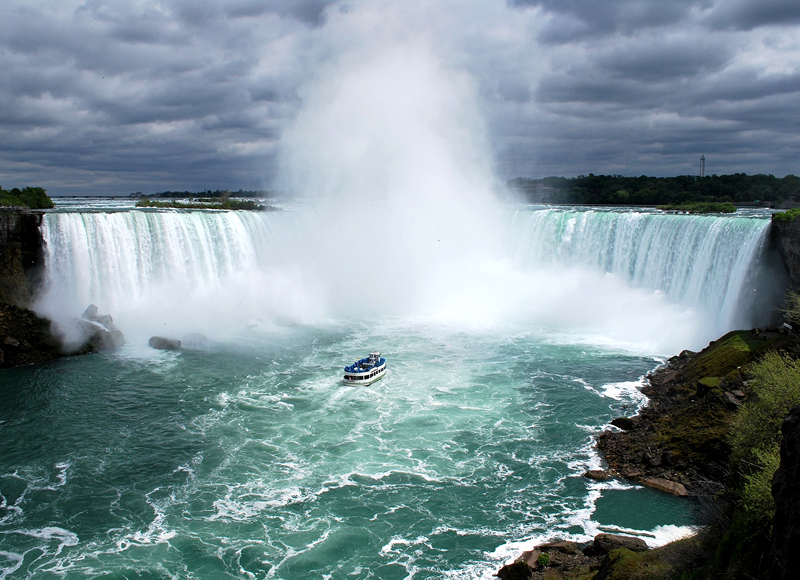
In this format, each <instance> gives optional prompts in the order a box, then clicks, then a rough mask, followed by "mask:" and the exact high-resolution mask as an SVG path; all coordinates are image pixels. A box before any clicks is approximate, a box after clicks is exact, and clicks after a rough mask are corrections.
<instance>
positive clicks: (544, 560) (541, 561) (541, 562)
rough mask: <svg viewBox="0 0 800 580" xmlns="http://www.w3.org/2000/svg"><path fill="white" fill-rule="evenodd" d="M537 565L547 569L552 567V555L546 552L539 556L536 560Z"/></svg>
mask: <svg viewBox="0 0 800 580" xmlns="http://www.w3.org/2000/svg"><path fill="white" fill-rule="evenodd" d="M536 565H537V566H539V567H540V568H547V567H548V566H549V565H550V554H548V553H546V552H542V553H541V554H539V557H538V558H536Z"/></svg>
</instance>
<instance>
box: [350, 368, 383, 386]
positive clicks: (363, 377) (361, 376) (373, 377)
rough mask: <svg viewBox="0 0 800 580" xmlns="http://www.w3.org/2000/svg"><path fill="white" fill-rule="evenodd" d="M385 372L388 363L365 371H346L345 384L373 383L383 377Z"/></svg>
mask: <svg viewBox="0 0 800 580" xmlns="http://www.w3.org/2000/svg"><path fill="white" fill-rule="evenodd" d="M385 374H386V363H383V364H382V365H381V366H380V367H378V368H376V369H372V370H370V371H366V372H363V373H346V374H345V375H344V379H343V380H344V384H345V385H356V386H360V385H371V384H372V383H374V382H375V381H379V380H380V379H382V378H383V376H384V375H385Z"/></svg>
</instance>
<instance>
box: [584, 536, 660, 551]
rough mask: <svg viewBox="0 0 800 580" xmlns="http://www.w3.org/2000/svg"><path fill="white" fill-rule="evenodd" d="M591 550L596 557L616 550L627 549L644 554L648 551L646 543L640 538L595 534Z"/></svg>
mask: <svg viewBox="0 0 800 580" xmlns="http://www.w3.org/2000/svg"><path fill="white" fill-rule="evenodd" d="M593 548H594V553H595V554H597V555H601V554H607V553H608V552H610V551H611V550H616V549H617V548H628V549H629V550H630V551H631V552H644V551H646V550H648V549H649V548H648V547H647V543H646V542H645V541H644V540H643V539H641V538H634V537H633V536H617V535H614V534H597V535H596V536H595V537H594V545H593Z"/></svg>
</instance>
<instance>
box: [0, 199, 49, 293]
mask: <svg viewBox="0 0 800 580" xmlns="http://www.w3.org/2000/svg"><path fill="white" fill-rule="evenodd" d="M41 222H42V214H40V213H31V212H30V210H29V209H27V208H25V209H19V210H17V211H0V303H8V304H11V305H13V306H19V307H20V308H27V307H28V306H29V305H30V303H31V300H32V298H33V293H34V290H35V288H36V287H37V286H38V284H39V283H40V281H41V277H42V269H43V265H44V252H43V250H42V244H43V241H42V234H41V232H40V230H39V225H40V224H41Z"/></svg>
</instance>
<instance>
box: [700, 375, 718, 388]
mask: <svg viewBox="0 0 800 580" xmlns="http://www.w3.org/2000/svg"><path fill="white" fill-rule="evenodd" d="M697 382H698V383H700V384H701V385H703V386H705V387H709V388H711V389H713V388H714V387H718V386H719V384H720V383H721V382H722V381H721V380H720V378H719V377H703V378H702V379H700V380H699V381H697Z"/></svg>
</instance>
